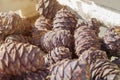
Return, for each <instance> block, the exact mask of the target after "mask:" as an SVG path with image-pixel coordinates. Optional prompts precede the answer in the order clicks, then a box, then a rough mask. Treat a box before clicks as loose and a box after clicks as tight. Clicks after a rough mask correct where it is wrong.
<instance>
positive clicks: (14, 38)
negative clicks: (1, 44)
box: [5, 34, 31, 43]
mask: <svg viewBox="0 0 120 80" xmlns="http://www.w3.org/2000/svg"><path fill="white" fill-rule="evenodd" d="M5 42H6V43H8V42H22V43H30V42H31V37H29V36H24V35H21V34H19V35H14V34H13V35H9V36H7V37H6V38H5Z"/></svg>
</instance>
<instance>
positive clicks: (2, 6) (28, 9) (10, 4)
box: [0, 0, 38, 17]
mask: <svg viewBox="0 0 120 80" xmlns="http://www.w3.org/2000/svg"><path fill="white" fill-rule="evenodd" d="M37 1H38V0H0V12H1V11H2V12H8V11H18V10H20V11H19V12H20V13H19V14H20V15H21V16H22V17H29V16H33V15H35V14H37V12H36V9H35V5H36V3H37Z"/></svg>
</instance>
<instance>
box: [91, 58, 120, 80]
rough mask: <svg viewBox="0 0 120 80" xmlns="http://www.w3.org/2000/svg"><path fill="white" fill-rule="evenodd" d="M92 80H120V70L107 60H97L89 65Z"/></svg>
mask: <svg viewBox="0 0 120 80" xmlns="http://www.w3.org/2000/svg"><path fill="white" fill-rule="evenodd" d="M90 70H91V73H92V80H120V69H119V68H118V66H117V65H115V64H113V63H111V62H110V61H109V60H107V59H98V60H97V61H96V62H95V63H94V64H91V65H90Z"/></svg>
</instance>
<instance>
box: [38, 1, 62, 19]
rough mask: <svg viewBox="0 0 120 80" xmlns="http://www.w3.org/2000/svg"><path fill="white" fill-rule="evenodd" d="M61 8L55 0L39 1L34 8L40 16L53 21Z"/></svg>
mask: <svg viewBox="0 0 120 80" xmlns="http://www.w3.org/2000/svg"><path fill="white" fill-rule="evenodd" d="M61 8H62V5H60V4H59V3H58V2H57V0H39V3H38V4H37V6H36V10H37V11H38V12H39V14H40V15H43V16H45V17H46V18H48V19H53V18H54V17H55V14H56V12H57V11H58V10H60V9H61Z"/></svg>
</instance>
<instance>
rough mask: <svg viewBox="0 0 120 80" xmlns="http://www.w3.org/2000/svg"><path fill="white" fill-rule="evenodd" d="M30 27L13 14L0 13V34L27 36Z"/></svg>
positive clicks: (25, 21) (26, 22)
mask: <svg viewBox="0 0 120 80" xmlns="http://www.w3.org/2000/svg"><path fill="white" fill-rule="evenodd" d="M31 27H32V26H31V25H30V23H29V22H28V21H27V20H24V19H22V18H20V16H19V15H17V14H16V13H14V12H8V13H0V34H4V35H8V34H13V33H22V34H27V33H29V32H31Z"/></svg>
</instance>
